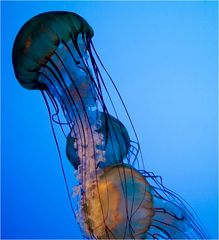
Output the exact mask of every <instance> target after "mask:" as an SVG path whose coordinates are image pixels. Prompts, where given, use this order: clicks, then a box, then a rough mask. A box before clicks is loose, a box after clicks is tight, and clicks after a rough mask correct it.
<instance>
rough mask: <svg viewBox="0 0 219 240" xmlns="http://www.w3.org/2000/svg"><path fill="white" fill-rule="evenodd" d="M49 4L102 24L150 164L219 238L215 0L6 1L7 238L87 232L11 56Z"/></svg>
mask: <svg viewBox="0 0 219 240" xmlns="http://www.w3.org/2000/svg"><path fill="white" fill-rule="evenodd" d="M51 10H67V11H73V12H76V13H78V14H80V15H81V16H83V17H84V18H85V19H86V20H87V21H88V22H89V24H90V25H91V26H92V27H93V28H94V31H95V36H94V43H95V46H96V48H97V50H98V52H99V54H100V56H101V57H102V59H103V61H104V63H105V65H106V66H107V69H108V70H109V71H110V73H111V75H112V76H113V78H114V80H115V82H116V84H117V86H118V88H119V89H120V93H121V94H122V96H123V98H124V100H125V103H126V106H127V108H128V110H129V113H130V115H131V117H132V120H133V122H134V124H135V127H136V130H137V133H138V135H139V139H140V143H141V147H142V150H143V156H144V160H145V165H146V168H147V170H150V171H153V172H155V173H157V174H159V175H161V176H162V177H163V180H164V184H165V185H166V186H167V187H169V188H170V189H172V190H174V191H175V192H177V193H179V194H180V195H181V196H182V197H183V198H184V199H186V200H187V201H188V202H189V203H190V204H191V206H193V208H194V209H195V210H196V212H197V214H198V216H199V217H200V219H201V220H202V222H203V224H204V225H205V226H206V228H207V230H208V232H209V233H210V235H211V237H212V238H217V236H218V235H217V234H218V233H217V223H218V222H217V210H218V209H217V200H218V199H217V189H218V186H217V169H218V167H217V3H216V2H207V1H205V2H184V3H182V2H163V3H162V2H154V3H152V2H139V3H134V2H108V3H107V2H105V3H104V2H75V3H73V2H46V3H44V2H37V3H36V2H3V4H2V21H3V26H2V214H3V215H2V217H3V218H2V238H80V237H81V234H80V232H79V229H78V227H77V225H76V223H75V221H74V218H73V216H72V214H71V210H70V207H69V202H68V199H67V194H66V190H65V186H64V181H63V177H62V174H61V169H60V165H59V158H58V153H57V150H56V148H55V143H54V139H53V136H52V132H51V128H50V125H49V119H48V114H47V111H46V107H45V104H44V102H43V99H42V97H41V95H40V93H39V92H37V91H27V90H25V89H23V88H22V87H21V86H20V85H19V84H18V82H17V81H16V79H15V76H14V73H13V68H12V63H11V51H12V46H13V41H14V38H15V36H16V34H17V32H18V30H19V29H20V27H21V26H22V25H23V24H24V23H25V22H26V21H27V20H28V19H30V18H31V17H32V16H34V15H36V14H38V13H40V12H45V11H51ZM66 161H67V160H66ZM66 167H67V168H68V170H69V171H70V172H71V167H70V165H68V163H67V165H66ZM72 182H74V180H72Z"/></svg>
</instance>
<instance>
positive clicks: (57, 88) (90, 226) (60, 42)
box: [12, 11, 208, 239]
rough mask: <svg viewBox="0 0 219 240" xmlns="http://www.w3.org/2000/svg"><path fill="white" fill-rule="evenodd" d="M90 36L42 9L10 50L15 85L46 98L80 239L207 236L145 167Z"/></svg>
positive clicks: (71, 16)
mask: <svg viewBox="0 0 219 240" xmlns="http://www.w3.org/2000/svg"><path fill="white" fill-rule="evenodd" d="M93 35H94V31H93V29H92V27H91V26H90V25H89V24H88V23H87V21H86V20H85V19H83V18H82V17H81V16H79V15H77V14H76V13H72V12H66V11H54V12H46V13H42V14H39V15H37V16H35V17H33V18H32V19H30V20H29V21H27V22H26V23H25V24H24V25H23V27H22V28H21V29H20V31H19V32H18V34H17V37H16V39H15V42H14V46H13V52H12V62H13V66H14V72H15V76H16V78H17V80H18V81H19V83H20V85H21V86H22V87H24V88H26V89H28V90H39V91H40V92H41V94H42V96H43V99H44V100H45V104H46V107H47V109H48V113H49V120H50V123H51V128H52V132H53V135H54V138H55V143H56V146H57V149H58V153H59V157H60V161H61V166H62V172H63V176H64V180H65V183H66V182H67V180H66V175H65V171H64V167H63V162H62V161H63V160H62V155H63V153H61V150H60V147H59V141H58V138H57V135H56V130H55V127H54V126H59V127H60V130H61V132H62V135H63V137H64V138H65V140H66V146H65V155H66V158H67V159H68V160H69V163H70V164H71V165H72V172H73V173H74V174H72V176H75V178H76V179H77V185H76V186H74V191H73V192H72V193H70V189H69V188H68V185H67V184H66V187H67V193H68V196H69V200H70V204H71V205H70V206H71V208H72V211H73V214H74V216H75V220H76V221H77V222H78V226H79V228H80V230H81V233H82V235H83V238H84V239H174V238H175V239H176V238H178V239H205V238H208V234H207V232H206V230H205V229H204V227H203V226H202V225H201V223H200V222H199V220H198V217H197V216H196V214H195V212H194V211H193V209H192V208H191V207H190V206H189V205H188V204H187V202H186V201H185V200H183V199H182V198H181V197H180V196H178V195H177V194H176V193H174V192H173V191H171V190H169V189H168V188H166V187H165V186H164V185H163V181H162V178H161V177H160V176H157V175H155V174H154V173H153V172H148V171H146V170H145V169H144V166H143V164H142V163H143V160H142V153H141V148H140V144H139V141H138V137H137V134H136V131H135V129H134V125H133V123H132V121H131V118H130V115H129V113H128V111H127V108H126V106H125V104H124V101H123V100H122V98H121V95H120V93H119V91H118V89H117V87H116V85H115V83H114V81H113V80H112V78H111V77H110V75H109V73H108V72H107V70H106V68H105V67H104V65H103V63H102V61H101V59H100V57H99V55H98V54H97V51H96V49H95V47H94V44H93V42H92V37H93ZM102 70H103V71H104V72H105V74H106V76H107V79H108V81H109V82H110V83H111V85H112V86H113V87H114V89H115V91H116V93H117V96H118V97H119V99H120V101H121V104H122V106H123V109H124V113H125V114H126V116H127V119H128V121H129V122H130V125H131V127H132V130H131V131H132V136H131V135H130V131H128V130H127V128H126V127H125V125H124V124H123V123H122V122H121V120H120V119H119V114H118V111H116V107H115V104H114V103H113V99H112V97H111V94H110V92H109V89H108V87H107V84H106V82H105V80H104V77H103V75H102ZM106 97H107V98H108V100H109V101H108V102H109V103H110V105H111V109H112V110H113V111H112V112H111V111H110V110H109V109H110V108H109V107H108V106H107V104H106V101H105V98H106ZM71 195H72V196H71ZM72 198H76V199H77V201H76V204H75V206H73V204H72Z"/></svg>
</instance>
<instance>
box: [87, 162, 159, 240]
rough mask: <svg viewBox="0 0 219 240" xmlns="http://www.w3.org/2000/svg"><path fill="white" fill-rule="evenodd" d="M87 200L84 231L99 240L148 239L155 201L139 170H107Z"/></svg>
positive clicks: (118, 167) (128, 168)
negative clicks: (147, 233) (90, 232)
mask: <svg viewBox="0 0 219 240" xmlns="http://www.w3.org/2000/svg"><path fill="white" fill-rule="evenodd" d="M90 188H91V189H92V185H91V186H90ZM85 197H86V201H85V205H84V206H83V208H82V211H83V210H84V209H86V212H87V213H86V215H87V218H86V219H85V229H87V232H89V231H90V230H92V234H93V235H94V236H95V237H96V238H97V239H144V238H145V236H146V234H145V233H146V232H147V230H148V229H149V227H150V225H151V222H152V217H153V215H154V211H153V199H152V195H151V193H150V185H149V183H148V182H147V181H146V179H145V178H144V177H143V176H142V175H141V174H140V173H139V172H138V171H137V170H135V169H134V168H132V167H131V166H129V165H126V164H118V165H114V166H111V167H107V168H106V169H105V170H104V173H103V174H102V175H101V176H100V179H99V181H98V184H97V185H95V186H94V189H92V191H88V192H87V194H86V196H85Z"/></svg>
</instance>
